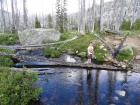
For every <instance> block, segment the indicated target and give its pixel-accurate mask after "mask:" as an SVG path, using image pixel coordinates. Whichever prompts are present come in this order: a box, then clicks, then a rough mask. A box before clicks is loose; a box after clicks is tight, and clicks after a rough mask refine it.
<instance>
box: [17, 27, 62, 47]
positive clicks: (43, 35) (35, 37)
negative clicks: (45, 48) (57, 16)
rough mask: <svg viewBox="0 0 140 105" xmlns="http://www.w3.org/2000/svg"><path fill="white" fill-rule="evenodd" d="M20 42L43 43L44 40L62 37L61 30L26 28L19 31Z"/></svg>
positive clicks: (56, 39)
mask: <svg viewBox="0 0 140 105" xmlns="http://www.w3.org/2000/svg"><path fill="white" fill-rule="evenodd" d="M18 36H19V40H20V43H21V44H22V45H35V44H42V43H43V42H46V41H49V40H53V41H58V40H59V39H60V36H61V34H60V32H59V31H56V30H54V29H41V28H39V29H26V30H24V31H18Z"/></svg>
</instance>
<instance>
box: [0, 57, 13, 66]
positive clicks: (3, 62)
mask: <svg viewBox="0 0 140 105" xmlns="http://www.w3.org/2000/svg"><path fill="white" fill-rule="evenodd" d="M13 64H14V62H13V60H12V59H11V58H10V57H8V56H0V67H10V66H12V65H13Z"/></svg>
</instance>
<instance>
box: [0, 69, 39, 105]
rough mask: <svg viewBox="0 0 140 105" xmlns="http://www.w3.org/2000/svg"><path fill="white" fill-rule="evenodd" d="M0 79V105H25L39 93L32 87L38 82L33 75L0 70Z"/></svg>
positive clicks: (37, 89)
mask: <svg viewBox="0 0 140 105" xmlns="http://www.w3.org/2000/svg"><path fill="white" fill-rule="evenodd" d="M0 77H1V79H0V105H27V104H28V102H29V101H30V100H31V99H33V98H37V97H38V95H39V93H40V92H41V88H40V87H37V86H36V87H35V86H34V83H35V82H36V81H37V80H38V78H37V75H36V74H34V73H31V72H26V71H11V70H9V69H8V68H0Z"/></svg>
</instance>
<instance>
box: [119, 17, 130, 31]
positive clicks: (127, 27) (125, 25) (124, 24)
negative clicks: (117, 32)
mask: <svg viewBox="0 0 140 105" xmlns="http://www.w3.org/2000/svg"><path fill="white" fill-rule="evenodd" d="M130 25H131V22H130V20H129V21H127V20H125V19H123V22H122V25H121V29H122V30H130Z"/></svg>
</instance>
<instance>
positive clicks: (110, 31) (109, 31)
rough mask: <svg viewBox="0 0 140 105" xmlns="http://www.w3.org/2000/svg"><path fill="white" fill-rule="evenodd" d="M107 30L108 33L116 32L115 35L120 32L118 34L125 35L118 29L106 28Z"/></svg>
mask: <svg viewBox="0 0 140 105" xmlns="http://www.w3.org/2000/svg"><path fill="white" fill-rule="evenodd" d="M105 32H106V33H111V34H114V35H116V34H118V35H123V33H122V32H120V31H116V30H109V29H106V30H105Z"/></svg>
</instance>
